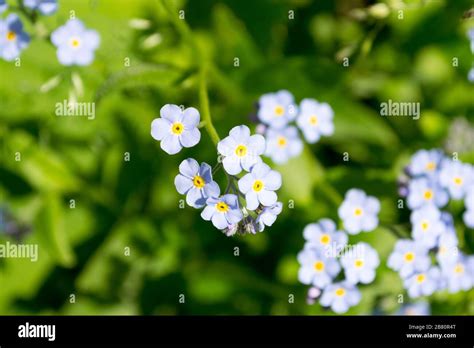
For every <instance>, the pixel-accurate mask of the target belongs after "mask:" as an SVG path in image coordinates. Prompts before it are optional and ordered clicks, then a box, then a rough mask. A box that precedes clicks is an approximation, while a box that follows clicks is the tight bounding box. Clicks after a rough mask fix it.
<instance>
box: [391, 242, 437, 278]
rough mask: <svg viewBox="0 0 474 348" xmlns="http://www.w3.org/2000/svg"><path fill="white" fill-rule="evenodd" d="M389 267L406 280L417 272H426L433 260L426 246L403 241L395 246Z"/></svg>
mask: <svg viewBox="0 0 474 348" xmlns="http://www.w3.org/2000/svg"><path fill="white" fill-rule="evenodd" d="M387 265H388V267H390V268H391V269H393V270H395V271H398V272H399V273H400V276H401V277H402V278H406V277H408V276H410V275H412V274H413V273H415V272H423V271H426V270H427V269H428V268H429V267H430V265H431V260H430V258H429V256H428V249H427V248H426V247H425V246H423V245H422V244H420V243H415V242H413V241H411V240H408V239H401V240H399V241H397V243H396V244H395V248H394V250H393V251H392V253H391V254H390V256H389V258H388V262H387Z"/></svg>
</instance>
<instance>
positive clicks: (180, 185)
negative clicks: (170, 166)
mask: <svg viewBox="0 0 474 348" xmlns="http://www.w3.org/2000/svg"><path fill="white" fill-rule="evenodd" d="M174 184H175V186H176V189H177V190H178V192H179V193H180V194H182V195H184V194H185V195H186V203H188V205H189V206H191V207H194V208H202V207H204V205H205V204H206V200H207V199H208V198H209V197H219V195H220V193H221V190H220V188H219V185H217V183H216V182H215V181H213V180H212V168H211V166H210V165H209V164H207V163H201V165H200V166H199V164H198V162H197V161H196V160H194V159H192V158H188V159H185V160H184V161H183V162H181V164H180V165H179V174H178V175H176V178H175V179H174Z"/></svg>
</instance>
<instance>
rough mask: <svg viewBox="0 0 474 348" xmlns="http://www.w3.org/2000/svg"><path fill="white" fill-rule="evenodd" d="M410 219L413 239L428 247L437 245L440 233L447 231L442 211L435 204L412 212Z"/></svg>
mask: <svg viewBox="0 0 474 348" xmlns="http://www.w3.org/2000/svg"><path fill="white" fill-rule="evenodd" d="M410 221H411V224H412V237H413V239H414V240H415V242H417V243H421V244H422V245H424V246H425V247H426V248H428V249H431V248H433V247H435V246H436V244H437V240H438V237H439V235H440V234H441V233H443V232H445V231H446V225H445V224H444V222H443V221H442V220H441V212H440V211H439V210H438V208H436V207H435V206H433V205H427V206H424V207H422V208H420V209H418V210H415V211H414V212H412V213H411V216H410Z"/></svg>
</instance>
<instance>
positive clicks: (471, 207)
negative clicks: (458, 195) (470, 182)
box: [463, 186, 474, 228]
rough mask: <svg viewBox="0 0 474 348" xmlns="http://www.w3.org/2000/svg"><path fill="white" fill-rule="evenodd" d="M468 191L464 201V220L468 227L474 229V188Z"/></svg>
mask: <svg viewBox="0 0 474 348" xmlns="http://www.w3.org/2000/svg"><path fill="white" fill-rule="evenodd" d="M466 191H467V193H466V199H465V200H464V204H465V206H466V211H465V212H464V214H463V220H464V223H465V224H466V226H468V227H470V228H474V186H471V187H469V188H468V189H467V190H466Z"/></svg>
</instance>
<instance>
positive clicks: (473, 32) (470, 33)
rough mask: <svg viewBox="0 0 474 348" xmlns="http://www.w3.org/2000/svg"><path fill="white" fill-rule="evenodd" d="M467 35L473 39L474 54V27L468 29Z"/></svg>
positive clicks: (473, 49) (472, 48)
mask: <svg viewBox="0 0 474 348" xmlns="http://www.w3.org/2000/svg"><path fill="white" fill-rule="evenodd" d="M467 37H468V38H469V40H470V41H471V52H472V53H473V54H474V28H470V29H469V30H468V31H467Z"/></svg>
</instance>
